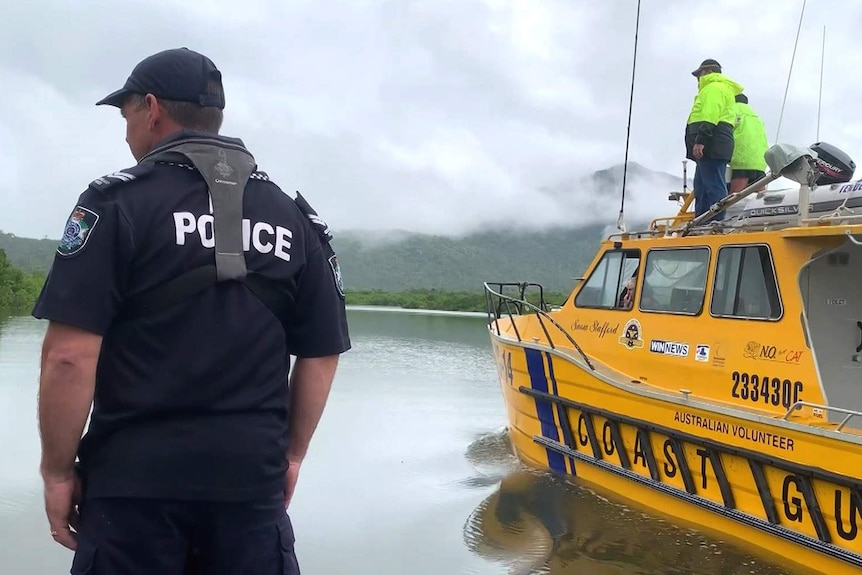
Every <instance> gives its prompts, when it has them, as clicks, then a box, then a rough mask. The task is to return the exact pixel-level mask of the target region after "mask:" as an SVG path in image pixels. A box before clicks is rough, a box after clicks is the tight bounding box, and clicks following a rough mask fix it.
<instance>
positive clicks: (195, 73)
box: [96, 47, 225, 109]
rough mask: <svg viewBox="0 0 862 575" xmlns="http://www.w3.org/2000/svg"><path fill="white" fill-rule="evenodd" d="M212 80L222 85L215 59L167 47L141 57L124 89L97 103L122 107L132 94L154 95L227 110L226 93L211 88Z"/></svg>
mask: <svg viewBox="0 0 862 575" xmlns="http://www.w3.org/2000/svg"><path fill="white" fill-rule="evenodd" d="M210 80H215V81H217V82H218V84H219V86H221V72H220V71H219V70H218V68H216V65H215V64H213V61H212V60H210V59H209V58H207V57H206V56H204V55H203V54H199V53H198V52H195V51H194V50H189V49H188V48H185V47H184V48H174V49H171V50H164V51H162V52H158V53H156V54H153V55H152V56H148V57H147V58H144V59H143V60H141V62H139V63H138V65H137V66H135V68H134V70H132V73H131V75H130V76H129V78H128V79H127V80H126V83H125V84H124V85H123V87H122V88H120V89H119V90H117V91H116V92H113V93H111V94H108V95H107V96H105V97H104V98H102V99H101V100H99V101H98V102H96V105H97V106H101V105H102V104H108V105H109V106H116V107H117V108H120V107H122V105H123V101H125V99H126V97H127V96H129V95H130V94H152V95H153V96H155V97H156V98H161V99H164V100H179V101H181V102H192V103H195V104H197V105H199V106H215V107H217V108H220V109H224V104H225V102H224V92H223V90H222V91H221V93H217V94H213V93H212V92H211V91H210V90H207V84H208V83H209V82H210Z"/></svg>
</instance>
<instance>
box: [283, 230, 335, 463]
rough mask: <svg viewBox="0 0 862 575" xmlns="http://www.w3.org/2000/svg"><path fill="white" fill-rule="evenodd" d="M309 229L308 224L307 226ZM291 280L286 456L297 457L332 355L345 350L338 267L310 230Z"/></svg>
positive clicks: (311, 426) (320, 401)
mask: <svg viewBox="0 0 862 575" xmlns="http://www.w3.org/2000/svg"><path fill="white" fill-rule="evenodd" d="M307 229H309V231H311V228H310V227H308V228H307ZM306 237H308V242H309V245H308V247H307V248H306V258H307V259H306V263H305V266H304V267H303V272H302V275H301V277H300V279H299V281H298V282H297V293H296V309H297V313H296V315H295V317H294V321H293V322H291V325H289V326H287V327H286V335H287V345H288V351H289V353H290V354H291V355H293V356H295V357H296V358H297V359H296V363H295V364H294V366H293V372H292V373H291V376H290V381H289V385H290V406H289V409H290V430H289V437H288V440H289V446H288V452H287V457H288V460H290V461H293V462H294V463H297V462H300V461H302V458H303V457H305V454H306V452H307V451H308V445H309V443H310V442H311V437H312V435H313V434H314V431H315V429H316V428H317V424H318V422H319V421H320V417H321V415H322V414H323V410H324V407H325V405H326V400H327V398H328V397H329V390H330V389H331V387H332V380H333V378H334V376H335V371H336V368H337V367H338V356H339V355H340V354H341V353H344V352H345V351H347V350H348V349H350V337H349V334H348V329H347V316H346V310H345V301H344V291H343V285H342V281H341V269H340V267H339V265H338V258H337V257H336V255H335V252H334V251H333V250H332V246H331V245H330V244H329V243H328V242H326V241H321V240H319V239H318V237H317V236H316V235H315V233H314V232H312V233H310V234H309V235H308V236H306Z"/></svg>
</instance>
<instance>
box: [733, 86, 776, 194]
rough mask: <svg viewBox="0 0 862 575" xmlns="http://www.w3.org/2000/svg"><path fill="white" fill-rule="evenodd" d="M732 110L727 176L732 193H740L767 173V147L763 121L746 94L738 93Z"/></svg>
mask: <svg viewBox="0 0 862 575" xmlns="http://www.w3.org/2000/svg"><path fill="white" fill-rule="evenodd" d="M733 110H734V112H735V113H736V124H735V126H734V128H733V140H734V147H733V158H731V160H730V169H731V170H733V171H732V173H731V175H730V193H731V194H735V193H737V192H741V191H742V190H743V189H744V188H746V187H747V186H750V185H751V184H753V183H754V182H756V181H757V180H759V179H760V178H762V177H764V176H765V175H766V160H765V159H764V157H763V155H764V154H765V153H766V149H767V148H768V147H769V143H768V141H767V139H766V128H765V127H764V126H763V120H761V119H760V116H758V115H757V114H756V113H755V112H754V110H753V109H752V108H751V106H749V105H748V96H746V95H745V94H737V95H736V103H735V104H734V105H733ZM762 189H763V188H762ZM758 191H760V190H758Z"/></svg>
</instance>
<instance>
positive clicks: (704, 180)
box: [685, 59, 742, 220]
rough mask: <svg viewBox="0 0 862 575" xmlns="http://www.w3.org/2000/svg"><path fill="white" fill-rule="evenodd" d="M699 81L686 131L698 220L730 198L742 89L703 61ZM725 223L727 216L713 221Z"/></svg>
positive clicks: (714, 65) (715, 65)
mask: <svg viewBox="0 0 862 575" xmlns="http://www.w3.org/2000/svg"><path fill="white" fill-rule="evenodd" d="M691 74H692V76H694V77H695V78H697V88H698V90H697V95H696V96H695V97H694V104H693V105H692V107H691V113H690V114H689V116H688V121H687V122H686V128H685V148H686V158H688V159H690V160H694V161H695V163H696V165H697V168H696V169H695V172H694V213H695V215H696V216H699V215H701V214H703V213H704V212H707V211H708V210H709V207H710V206H711V205H712V204H714V203H716V202H718V201H720V200H721V199H722V198H724V197H725V196H727V177H726V175H725V172H726V171H727V165H728V163H729V162H730V160H731V158H732V157H733V147H734V141H733V126H734V124H735V123H736V113H735V112H734V108H733V106H734V98H735V96H736V95H737V94H741V93H742V86H741V85H739V84H737V83H736V82H734V81H733V80H731V79H730V78H728V77H727V76H725V75H724V74H722V73H721V65H720V64H719V63H718V62H717V61H715V60H713V59H707V60H704V61H703V62H702V63H701V65H700V66H699V67H698V68H697V70H695V71H694V72H692V73H691ZM722 219H724V212H721V213H719V214H717V215H716V216H715V217H714V218H713V220H722Z"/></svg>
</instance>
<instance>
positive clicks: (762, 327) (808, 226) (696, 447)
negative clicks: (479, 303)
mask: <svg viewBox="0 0 862 575" xmlns="http://www.w3.org/2000/svg"><path fill="white" fill-rule="evenodd" d="M766 159H767V163H768V165H769V168H770V172H769V174H768V175H767V176H766V177H765V178H763V179H762V180H760V181H759V182H755V183H754V184H752V185H751V186H749V188H747V189H746V190H743V191H742V192H741V193H739V194H736V195H733V196H728V197H727V198H725V199H724V200H722V201H721V202H719V203H717V204H715V205H714V206H712V207H711V208H710V211H709V212H707V213H706V214H703V215H701V216H699V217H694V214H693V213H692V212H691V211H689V207H690V204H691V200H692V195H691V194H690V193H687V192H685V191H683V192H676V193H672V194H671V197H670V199H672V200H674V201H677V202H681V204H682V205H681V208H680V209H679V211H678V213H677V214H676V215H675V216H672V217H668V218H663V219H659V220H654V221H653V222H651V223H650V224H649V226H645V229H644V230H643V231H640V232H622V233H618V234H613V235H611V236H609V237H608V238H607V239H606V240H605V241H603V242H602V243H601V245H600V249H599V250H598V252H597V254H596V256H595V258H594V259H593V261H592V262H591V264H590V265H589V266H588V268H587V270H586V273H585V275H584V277H583V278H580V279H579V281H578V283H577V285H576V286H575V287H574V288H573V290H572V292H571V294H570V295H569V297H568V298H567V299H566V301H565V302H564V303H563V304H562V305H561V306H557V307H554V308H552V307H550V306H549V305H547V303H546V302H545V301H544V298H543V296H542V290H541V286H540V285H538V284H534V283H523V282H516V283H486V284H485V290H486V295H487V301H488V311H489V323H488V330H489V335H490V339H491V343H492V347H493V352H494V358H495V361H496V364H497V367H498V372H499V377H500V384H501V386H502V393H503V397H504V399H505V403H506V406H507V410H508V422H509V435H510V438H511V441H512V444H513V447H514V449H515V451H516V452H517V453H518V455H519V457H520V458H521V459H522V460H523V461H524V462H526V463H527V464H529V465H531V466H536V467H540V468H545V469H549V470H551V471H553V472H555V473H557V474H561V475H564V476H571V477H577V478H578V480H579V482H583V483H585V484H587V485H592V486H595V487H597V488H599V490H608V491H610V492H612V493H615V494H616V495H617V496H620V497H623V498H628V499H630V500H633V501H636V502H638V503H640V504H642V505H646V506H648V507H650V508H652V509H654V510H656V511H658V512H661V513H664V514H667V515H668V516H670V517H674V518H677V519H678V520H680V521H682V522H684V523H686V524H688V525H690V524H692V523H693V524H696V525H699V526H701V527H702V528H704V529H705V530H706V531H712V532H717V533H721V534H723V535H724V536H726V537H730V538H735V539H737V540H739V541H745V542H746V543H747V544H754V545H755V546H757V547H759V548H761V549H762V550H764V552H768V553H775V554H778V555H780V556H782V557H783V558H785V560H791V561H793V562H796V563H799V564H801V565H805V566H807V567H808V568H809V569H810V568H815V569H816V570H818V571H820V572H823V573H830V574H838V573H858V572H859V571H858V570H859V569H860V568H862V296H860V295H859V294H856V295H854V294H855V293H856V290H857V289H860V288H859V286H860V285H862V240H860V239H857V237H862V212H860V210H859V208H860V206H862V181H849V180H850V178H851V177H852V174H853V170H854V169H855V164H853V162H852V160H849V158H847V157H846V156H845V155H843V154H842V153H840V151H837V150H835V149H834V148H832V147H830V146H828V145H826V144H817V145H814V146H811V147H808V148H796V147H793V146H787V145H776V146H773V147H772V148H770V149H769V151H768V152H767V154H766ZM782 176H783V177H785V178H788V179H790V180H791V181H794V182H796V183H799V184H800V187H799V189H798V190H779V191H760V190H762V189H763V187H764V186H766V185H767V184H768V183H770V182H772V181H773V180H775V179H777V178H779V177H782ZM722 217H723V218H724V219H721V218H722ZM513 289H514V293H512V291H511V290H513ZM531 290H536V292H535V295H534V296H533V297H531V296H530V294H531V293H533V292H532V291H531Z"/></svg>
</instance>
